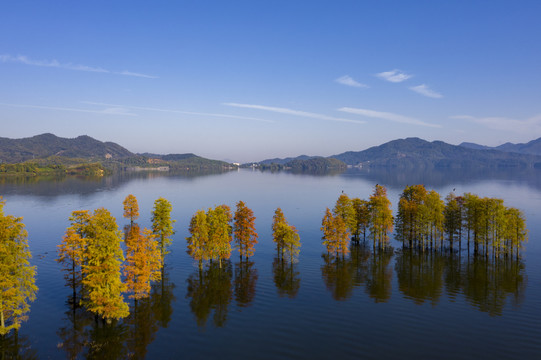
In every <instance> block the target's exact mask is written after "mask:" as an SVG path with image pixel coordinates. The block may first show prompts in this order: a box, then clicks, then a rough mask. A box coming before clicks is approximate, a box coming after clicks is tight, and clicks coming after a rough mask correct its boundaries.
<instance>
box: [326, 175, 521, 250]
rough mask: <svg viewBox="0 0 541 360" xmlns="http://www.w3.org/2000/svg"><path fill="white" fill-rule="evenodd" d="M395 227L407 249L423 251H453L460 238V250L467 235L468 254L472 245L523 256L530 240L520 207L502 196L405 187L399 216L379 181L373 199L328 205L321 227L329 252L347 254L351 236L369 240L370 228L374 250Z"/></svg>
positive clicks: (384, 243)
mask: <svg viewBox="0 0 541 360" xmlns="http://www.w3.org/2000/svg"><path fill="white" fill-rule="evenodd" d="M393 227H394V228H395V238H396V239H397V240H399V241H401V242H402V244H403V247H409V248H418V249H420V250H422V251H429V250H434V249H439V250H440V251H443V249H444V248H447V249H449V251H451V252H452V251H453V246H454V244H456V243H457V242H458V249H459V251H460V250H462V240H463V239H464V240H465V241H466V242H467V250H468V253H469V251H470V244H472V246H473V250H474V254H475V255H477V254H484V255H485V256H486V257H488V256H489V255H491V256H492V257H498V256H513V254H514V255H515V256H517V257H518V255H519V252H520V249H521V248H522V246H523V244H524V242H525V241H526V240H527V229H526V221H525V218H524V215H523V214H522V212H521V211H520V210H519V209H516V208H513V207H507V206H505V205H504V202H503V200H502V199H496V198H487V197H484V198H481V197H479V196H477V195H475V194H470V193H465V194H464V195H462V196H456V195H455V194H454V193H450V194H449V195H447V196H446V198H445V201H444V200H443V199H442V198H441V196H440V194H438V193H437V192H436V191H434V190H430V191H428V190H427V189H426V188H425V187H424V185H412V186H407V187H406V188H405V189H404V191H403V192H402V194H401V195H400V200H399V202H398V211H397V216H396V218H393V215H392V211H391V202H390V201H389V199H388V198H387V192H386V189H385V188H384V187H383V186H380V185H376V187H375V190H374V193H373V194H372V195H371V196H370V199H369V200H368V201H367V200H362V199H359V198H354V199H350V198H349V197H348V196H347V195H346V194H342V195H340V197H339V198H338V200H337V201H336V204H335V206H334V208H333V210H332V212H331V210H329V208H327V209H326V211H325V216H324V217H323V221H322V226H321V230H322V231H323V244H324V245H325V246H326V247H327V251H328V252H329V253H334V254H336V256H339V255H341V256H344V255H346V254H347V253H348V251H349V250H348V245H349V240H350V238H351V237H353V240H354V241H359V239H360V235H361V234H362V236H363V240H366V234H367V231H369V237H370V239H372V241H373V246H374V248H376V247H378V248H381V249H385V247H386V246H387V245H388V242H389V234H390V233H391V232H392V231H393ZM445 241H447V243H446V244H444V242H445Z"/></svg>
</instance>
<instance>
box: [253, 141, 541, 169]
mask: <svg viewBox="0 0 541 360" xmlns="http://www.w3.org/2000/svg"><path fill="white" fill-rule="evenodd" d="M540 144H541V139H538V140H534V141H532V142H530V143H528V144H516V145H515V144H504V145H501V146H500V147H498V149H494V148H488V147H482V146H480V145H476V144H471V143H470V144H466V145H464V144H461V145H460V146H457V145H451V144H447V143H445V142H443V141H433V142H429V141H425V140H422V139H419V138H407V139H398V140H393V141H390V142H387V143H385V144H382V145H379V146H374V147H371V148H369V149H366V150H363V151H348V152H345V153H341V154H337V155H333V156H329V157H328V158H329V159H330V158H333V159H337V160H340V161H342V162H344V163H345V164H347V165H349V166H358V167H388V168H426V169H430V168H516V167H520V168H541V156H540V154H541V152H539V153H536V152H535V149H536V146H540ZM507 149H513V151H509V150H507ZM518 149H521V150H522V151H523V152H522V153H520V152H519V151H518ZM311 158H312V157H309V156H306V155H302V156H300V157H299V158H287V159H269V160H264V161H262V162H261V164H266V165H267V166H268V164H270V163H272V162H274V163H279V162H278V161H286V163H291V162H292V161H294V160H296V159H298V160H303V161H305V160H307V159H311Z"/></svg>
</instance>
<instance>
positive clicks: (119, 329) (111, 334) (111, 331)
mask: <svg viewBox="0 0 541 360" xmlns="http://www.w3.org/2000/svg"><path fill="white" fill-rule="evenodd" d="M86 336H87V338H88V345H87V353H86V359H111V360H116V359H126V358H127V355H128V348H127V346H126V340H128V338H129V331H128V326H127V325H126V324H125V323H123V322H122V321H117V320H113V321H111V323H110V324H108V323H107V322H105V321H102V320H101V319H98V318H95V320H94V321H93V323H92V326H91V327H90V329H88V330H87V334H86Z"/></svg>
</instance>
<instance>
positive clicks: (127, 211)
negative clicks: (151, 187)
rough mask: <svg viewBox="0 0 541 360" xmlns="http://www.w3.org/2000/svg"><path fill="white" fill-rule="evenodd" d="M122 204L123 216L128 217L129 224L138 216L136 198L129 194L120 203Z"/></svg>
mask: <svg viewBox="0 0 541 360" xmlns="http://www.w3.org/2000/svg"><path fill="white" fill-rule="evenodd" d="M122 204H123V205H124V217H125V218H127V219H130V224H133V221H134V220H137V219H138V218H139V204H138V203H137V198H136V197H135V196H134V195H132V194H129V195H128V196H126V198H125V199H124V202H123V203H122Z"/></svg>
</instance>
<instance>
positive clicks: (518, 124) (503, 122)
mask: <svg viewBox="0 0 541 360" xmlns="http://www.w3.org/2000/svg"><path fill="white" fill-rule="evenodd" d="M450 118H451V119H457V120H467V121H471V122H474V123H477V124H480V125H483V126H486V127H487V128H490V129H494V130H502V131H509V132H514V133H519V134H524V135H531V134H539V133H541V114H537V115H534V116H532V117H529V118H527V119H512V118H505V117H475V116H471V115H455V116H450Z"/></svg>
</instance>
